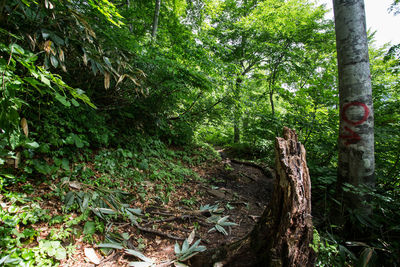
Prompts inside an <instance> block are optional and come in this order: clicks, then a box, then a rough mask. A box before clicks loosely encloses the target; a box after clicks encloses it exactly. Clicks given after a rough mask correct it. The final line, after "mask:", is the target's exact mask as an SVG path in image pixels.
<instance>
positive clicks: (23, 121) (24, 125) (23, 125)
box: [21, 118, 29, 137]
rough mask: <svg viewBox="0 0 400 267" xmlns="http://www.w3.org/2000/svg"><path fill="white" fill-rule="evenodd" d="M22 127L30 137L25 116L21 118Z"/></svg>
mask: <svg viewBox="0 0 400 267" xmlns="http://www.w3.org/2000/svg"><path fill="white" fill-rule="evenodd" d="M21 127H22V130H23V131H24V134H25V136H26V137H28V135H29V129H28V122H27V121H26V119H25V118H22V119H21Z"/></svg>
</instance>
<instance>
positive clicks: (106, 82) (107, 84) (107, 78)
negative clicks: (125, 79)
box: [104, 72, 110, 89]
mask: <svg viewBox="0 0 400 267" xmlns="http://www.w3.org/2000/svg"><path fill="white" fill-rule="evenodd" d="M104 88H106V89H108V88H110V73H108V72H104Z"/></svg>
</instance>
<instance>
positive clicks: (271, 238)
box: [191, 127, 315, 267]
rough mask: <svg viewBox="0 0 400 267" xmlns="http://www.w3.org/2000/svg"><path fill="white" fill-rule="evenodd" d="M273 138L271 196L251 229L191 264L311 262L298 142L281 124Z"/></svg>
mask: <svg viewBox="0 0 400 267" xmlns="http://www.w3.org/2000/svg"><path fill="white" fill-rule="evenodd" d="M283 136H284V138H280V137H277V138H276V144H275V156H276V159H275V168H276V178H275V182H274V192H273V196H272V199H271V201H270V203H269V204H268V206H267V207H266V209H265V211H264V214H263V215H262V217H261V218H260V220H259V222H258V223H257V225H256V226H255V227H254V229H253V231H252V232H251V233H250V234H249V235H247V236H246V237H243V238H242V239H241V240H238V241H236V242H234V243H231V244H226V245H224V246H222V247H219V248H215V249H212V250H209V251H206V252H204V253H203V254H201V255H198V256H196V257H195V258H194V259H192V262H191V263H192V264H193V266H212V265H213V264H215V263H217V262H218V264H219V265H218V266H282V267H283V266H284V267H286V266H288V267H294V266H313V264H314V258H315V255H314V252H313V250H312V249H311V248H310V246H309V244H310V243H311V242H312V237H313V226H312V217H311V181H310V176H309V172H308V168H307V162H306V151H305V149H304V146H303V145H302V144H300V143H299V142H298V138H297V134H296V133H295V132H294V131H293V130H291V129H289V128H286V127H285V128H284V133H283Z"/></svg>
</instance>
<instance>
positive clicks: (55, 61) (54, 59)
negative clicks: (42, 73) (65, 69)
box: [50, 55, 58, 68]
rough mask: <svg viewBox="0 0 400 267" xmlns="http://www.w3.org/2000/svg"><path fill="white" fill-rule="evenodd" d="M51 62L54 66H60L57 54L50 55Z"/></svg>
mask: <svg viewBox="0 0 400 267" xmlns="http://www.w3.org/2000/svg"><path fill="white" fill-rule="evenodd" d="M50 62H51V65H53V67H54V68H57V67H58V60H57V58H56V57H55V56H53V55H51V56H50Z"/></svg>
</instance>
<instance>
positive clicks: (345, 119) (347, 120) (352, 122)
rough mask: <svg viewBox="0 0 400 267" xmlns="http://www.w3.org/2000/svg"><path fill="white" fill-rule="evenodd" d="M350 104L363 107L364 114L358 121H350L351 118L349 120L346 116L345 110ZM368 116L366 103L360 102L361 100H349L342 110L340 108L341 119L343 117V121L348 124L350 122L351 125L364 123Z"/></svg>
mask: <svg viewBox="0 0 400 267" xmlns="http://www.w3.org/2000/svg"><path fill="white" fill-rule="evenodd" d="M352 106H356V107H363V108H364V116H363V118H362V119H361V120H359V121H352V120H349V119H348V118H347V115H346V111H347V109H348V108H349V107H352ZM368 116H369V108H368V107H367V105H365V104H364V103H361V102H350V103H348V104H346V105H345V106H344V107H343V110H342V119H343V120H344V121H345V122H347V123H350V124H352V125H360V124H362V123H364V122H365V121H366V120H367V119H368Z"/></svg>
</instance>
